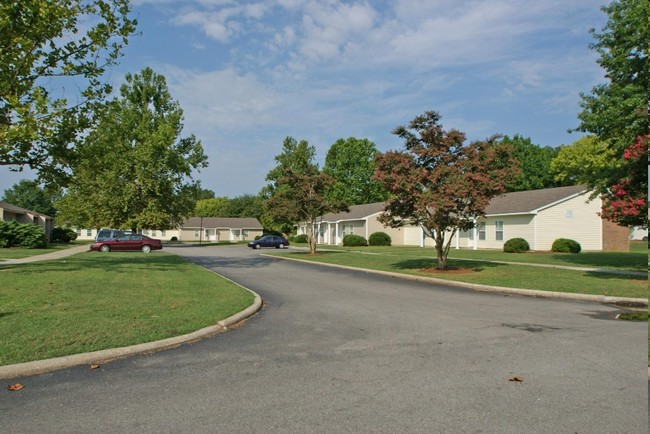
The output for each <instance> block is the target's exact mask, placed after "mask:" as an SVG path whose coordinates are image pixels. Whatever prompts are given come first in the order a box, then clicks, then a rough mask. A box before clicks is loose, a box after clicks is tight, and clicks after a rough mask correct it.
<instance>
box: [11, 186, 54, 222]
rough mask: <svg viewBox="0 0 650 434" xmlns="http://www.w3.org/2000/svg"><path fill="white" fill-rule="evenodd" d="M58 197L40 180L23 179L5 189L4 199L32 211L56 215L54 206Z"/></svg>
mask: <svg viewBox="0 0 650 434" xmlns="http://www.w3.org/2000/svg"><path fill="white" fill-rule="evenodd" d="M56 198H57V195H56V194H52V193H50V192H48V191H47V190H45V189H43V188H42V187H41V186H40V184H39V183H38V182H36V181H29V180H26V179H23V180H22V181H20V182H19V183H18V184H14V185H13V186H12V187H11V188H10V189H8V190H5V192H4V196H3V197H2V200H3V201H5V202H7V203H10V204H12V205H16V206H19V207H22V208H25V209H28V210H31V211H36V212H39V213H42V214H45V215H49V216H54V215H56V208H55V207H54V201H55V200H56Z"/></svg>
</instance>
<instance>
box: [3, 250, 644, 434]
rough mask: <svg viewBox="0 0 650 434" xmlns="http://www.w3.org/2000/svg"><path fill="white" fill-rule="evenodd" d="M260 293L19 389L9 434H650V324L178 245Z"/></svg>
mask: <svg viewBox="0 0 650 434" xmlns="http://www.w3.org/2000/svg"><path fill="white" fill-rule="evenodd" d="M166 250H167V251H171V252H173V253H177V254H180V255H182V256H185V257H187V258H188V259H190V260H192V261H195V262H197V263H199V264H201V265H203V266H205V267H207V268H210V269H212V270H214V271H216V272H218V273H220V274H222V275H224V276H226V277H228V278H230V279H232V280H234V281H236V282H238V283H240V284H242V285H243V286H246V287H248V288H250V289H252V290H254V291H255V292H257V293H258V294H260V295H261V296H262V298H263V299H264V303H265V305H264V308H263V309H262V311H261V312H260V313H258V314H257V315H256V316H254V317H252V318H250V319H249V320H248V321H247V322H246V323H245V324H243V325H242V326H241V327H239V328H238V329H235V330H231V331H229V332H227V333H223V334H219V335H215V336H213V337H210V338H207V339H205V340H202V341H200V342H197V343H193V344H188V345H182V346H180V347H178V348H176V349H173V350H168V351H164V352H159V353H154V354H150V355H142V356H135V357H131V358H127V359H123V360H118V361H115V362H113V363H109V364H106V365H103V366H102V367H101V368H100V369H95V370H91V369H89V368H88V367H87V366H81V367H75V368H70V369H67V370H63V371H59V372H53V373H50V374H44V375H40V376H33V377H25V378H19V379H15V380H12V382H19V383H21V384H23V385H24V386H25V388H24V389H23V390H21V391H20V392H9V391H7V390H6V387H3V389H2V390H1V391H0V423H1V426H2V427H3V431H8V432H17V433H20V432H44V431H46V432H135V431H138V432H368V431H375V432H396V431H400V432H500V433H510V432H512V433H519V432H534V433H543V432H548V433H555V432H590V433H599V432H647V426H648V411H647V410H648V407H647V405H648V404H647V399H648V395H647V393H648V390H647V366H646V357H647V354H646V348H647V324H646V323H629V322H620V321H615V320H614V319H613V318H614V315H615V313H616V309H615V308H612V307H609V306H604V305H601V304H597V303H588V302H576V301H562V300H548V299H536V298H530V297H519V296H504V295H499V294H490V293H478V292H473V291H470V290H465V289H459V288H453V287H445V286H442V285H432V284H428V283H422V282H412V281H404V280H401V279H395V278H387V277H383V276H376V275H372V274H369V273H364V272H358V271H351V270H333V269H331V268H325V267H320V266H318V265H312V264H300V263H293V262H287V261H282V260H277V259H273V258H268V257H263V256H260V253H259V252H258V251H252V250H248V249H247V248H246V247H243V246H232V247H202V248H199V247H178V248H166Z"/></svg>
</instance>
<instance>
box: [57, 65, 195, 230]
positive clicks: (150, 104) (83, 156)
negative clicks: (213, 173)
mask: <svg viewBox="0 0 650 434" xmlns="http://www.w3.org/2000/svg"><path fill="white" fill-rule="evenodd" d="M182 119H183V110H182V109H181V107H180V106H179V104H178V103H177V102H176V101H174V100H173V99H172V97H171V95H170V93H169V90H168V89H167V84H166V82H165V78H164V77H163V76H162V75H159V74H156V73H155V72H154V71H153V70H152V69H151V68H145V69H144V70H142V72H141V73H140V74H135V75H131V74H127V76H126V83H125V84H123V85H122V86H121V88H120V97H119V98H116V99H115V100H113V101H112V102H111V103H110V105H109V106H108V110H106V111H105V113H104V114H103V116H102V118H101V119H100V122H99V125H98V128H97V129H96V130H95V131H93V132H92V133H91V134H90V135H89V136H88V138H87V140H86V141H85V142H84V143H83V144H82V145H80V146H79V155H80V158H79V160H78V162H77V165H76V166H75V174H74V178H73V179H72V181H71V184H70V187H69V189H68V191H67V194H66V195H65V196H64V198H63V199H62V201H61V203H60V205H59V210H60V216H59V217H60V219H61V220H62V221H67V222H70V223H73V224H75V225H78V226H85V227H103V226H108V227H116V228H130V229H134V230H137V229H142V228H148V229H168V228H171V227H175V226H176V225H177V224H179V223H180V222H181V221H182V220H183V218H185V217H187V216H188V215H189V214H191V213H192V211H193V210H194V205H195V202H196V197H197V194H198V192H199V191H200V184H199V183H198V182H196V181H193V179H192V174H193V171H194V170H197V169H200V168H203V167H206V166H207V157H206V156H205V154H204V153H203V147H202V146H201V143H200V142H199V141H197V140H196V138H195V137H194V136H193V135H191V136H189V137H185V138H179V137H180V134H181V131H182V128H183V124H182Z"/></svg>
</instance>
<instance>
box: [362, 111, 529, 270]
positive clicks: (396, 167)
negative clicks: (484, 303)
mask: <svg viewBox="0 0 650 434" xmlns="http://www.w3.org/2000/svg"><path fill="white" fill-rule="evenodd" d="M393 134H396V135H397V136H399V137H400V138H402V139H403V140H404V145H405V149H404V150H399V151H388V152H386V153H384V154H382V155H379V156H378V157H377V159H376V164H377V167H376V170H375V173H374V179H376V180H377V181H379V182H381V183H382V184H383V186H384V188H385V189H386V190H387V191H388V192H389V194H390V198H389V200H388V201H387V205H386V208H385V211H384V213H383V214H382V216H381V217H380V221H381V222H382V223H384V224H385V225H387V226H390V227H393V228H398V227H401V226H404V225H406V224H409V225H410V224H414V225H419V226H420V227H422V229H423V230H424V233H425V234H426V235H427V236H429V237H431V238H433V240H434V241H435V248H436V253H437V259H438V262H437V268H438V269H441V270H444V269H446V268H447V256H448V254H449V248H450V245H451V240H452V239H453V237H454V235H455V234H456V232H457V231H458V230H469V229H471V228H473V227H474V221H475V219H476V218H477V217H479V216H481V215H483V214H484V211H485V208H486V207H487V206H488V204H489V202H490V199H492V198H493V197H495V196H497V195H500V194H502V193H504V192H505V191H506V183H507V181H508V180H511V179H513V178H514V177H516V176H517V175H518V174H519V164H518V162H517V160H516V158H515V157H514V156H513V150H512V147H511V145H509V144H507V143H502V142H500V141H499V140H498V137H497V136H494V137H492V138H490V139H488V140H484V141H475V142H472V143H470V144H465V135H464V134H463V133H462V132H460V131H458V130H455V129H452V130H449V131H445V130H444V129H443V128H442V126H441V124H440V115H439V114H438V113H437V112H435V111H428V112H425V113H424V114H422V115H420V116H417V117H416V118H415V119H413V120H412V121H411V122H410V123H409V124H408V125H407V126H400V127H397V128H396V129H395V130H393Z"/></svg>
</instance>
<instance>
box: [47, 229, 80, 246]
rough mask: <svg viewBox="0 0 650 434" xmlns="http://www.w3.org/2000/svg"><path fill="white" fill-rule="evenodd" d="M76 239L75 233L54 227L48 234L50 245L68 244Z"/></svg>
mask: <svg viewBox="0 0 650 434" xmlns="http://www.w3.org/2000/svg"><path fill="white" fill-rule="evenodd" d="M76 239H77V233H76V232H75V231H73V230H72V229H70V228H61V227H55V228H54V229H52V233H51V234H50V242H52V243H69V242H70V241H74V240H76Z"/></svg>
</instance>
